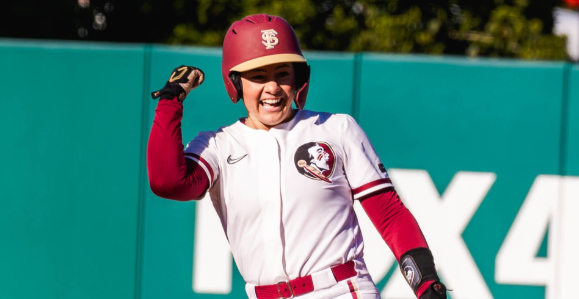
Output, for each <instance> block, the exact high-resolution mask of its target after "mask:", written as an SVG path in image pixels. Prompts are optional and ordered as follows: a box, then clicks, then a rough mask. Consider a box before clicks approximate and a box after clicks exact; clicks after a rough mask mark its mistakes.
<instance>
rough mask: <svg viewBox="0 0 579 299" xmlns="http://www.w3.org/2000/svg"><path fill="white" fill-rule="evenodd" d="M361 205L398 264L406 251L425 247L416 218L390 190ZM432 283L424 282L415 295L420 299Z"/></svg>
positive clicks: (369, 198)
mask: <svg viewBox="0 0 579 299" xmlns="http://www.w3.org/2000/svg"><path fill="white" fill-rule="evenodd" d="M361 204H362V207H363V208H364V211H366V214H368V217H369V218H370V220H371V221H372V223H373V224H374V226H375V227H376V229H377V230H378V232H379V233H380V235H381V236H382V239H384V241H386V244H388V247H390V250H392V253H394V256H395V257H396V260H397V261H398V262H400V258H401V257H402V255H403V254H404V253H406V252H408V250H410V249H414V248H419V247H424V248H428V244H427V243H426V239H425V238H424V235H423V234H422V231H421V230H420V227H419V226H418V223H417V222H416V219H415V218H414V216H412V214H411V213H410V211H409V210H408V209H407V208H406V206H404V204H403V203H402V201H401V200H400V197H399V196H398V193H396V190H394V188H389V189H387V190H386V191H384V192H381V193H378V194H376V195H372V196H370V197H368V198H366V199H364V200H362V201H361ZM433 282H434V281H426V282H424V283H423V284H422V285H421V286H420V288H419V289H418V291H417V292H416V296H417V297H419V298H420V296H421V295H422V293H423V292H424V291H425V290H426V289H427V288H428V287H429V286H430V285H431V284H432V283H433Z"/></svg>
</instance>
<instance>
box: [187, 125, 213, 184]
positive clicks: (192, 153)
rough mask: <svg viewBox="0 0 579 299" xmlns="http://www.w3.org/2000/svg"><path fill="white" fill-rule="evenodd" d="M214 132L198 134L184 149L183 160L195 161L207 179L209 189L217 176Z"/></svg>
mask: <svg viewBox="0 0 579 299" xmlns="http://www.w3.org/2000/svg"><path fill="white" fill-rule="evenodd" d="M215 137H216V133H215V132H200V133H199V135H197V137H195V138H194V139H193V140H191V142H189V143H188V144H187V146H186V147H185V151H184V152H185V158H187V159H190V160H192V161H195V162H196V163H197V164H199V166H201V168H203V170H204V171H205V173H206V174H207V178H209V189H211V187H212V186H213V183H214V182H215V180H216V179H217V177H218V175H219V160H218V155H217V146H216V141H215Z"/></svg>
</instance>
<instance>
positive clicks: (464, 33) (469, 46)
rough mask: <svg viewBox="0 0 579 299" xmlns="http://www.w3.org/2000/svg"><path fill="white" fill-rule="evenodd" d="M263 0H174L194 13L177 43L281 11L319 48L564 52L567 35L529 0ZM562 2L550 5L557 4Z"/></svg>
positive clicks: (546, 55) (218, 37)
mask: <svg viewBox="0 0 579 299" xmlns="http://www.w3.org/2000/svg"><path fill="white" fill-rule="evenodd" d="M419 3H420V2H415V3H414V4H413V3H408V1H400V0H382V1H378V0H358V1H353V0H342V1H314V0H293V1H283V0H277V1H264V0H239V1H228V0H196V1H188V2H187V4H186V5H185V4H184V0H177V1H175V2H174V5H175V7H176V9H183V10H186V13H187V14H188V15H189V16H191V17H190V18H189V20H190V21H188V22H183V23H180V24H177V25H176V26H175V27H174V29H173V32H172V35H171V36H170V37H169V38H168V40H167V41H168V42H170V43H175V44H197V45H210V46H220V45H221V43H222V41H223V37H224V34H225V32H226V30H227V28H228V27H229V26H230V25H231V24H232V23H233V22H234V21H236V20H239V19H241V18H243V17H244V16H246V15H250V14H256V13H268V14H273V15H279V16H281V17H283V18H285V19H286V20H288V22H289V23H290V24H292V26H293V27H294V29H295V31H296V34H297V35H298V38H299V40H300V41H301V44H302V47H303V48H305V49H316V50H336V51H379V52H399V53H427V54H462V55H468V56H495V57H516V58H523V59H557V60H561V59H565V58H566V56H567V53H566V49H565V45H566V40H565V38H564V37H559V36H555V35H552V34H551V33H550V29H549V30H546V29H545V26H544V24H545V23H547V24H549V25H551V24H552V16H551V15H550V13H549V14H543V15H541V17H542V19H540V18H529V17H527V16H526V14H527V13H531V14H533V13H534V12H536V11H541V10H542V11H544V10H545V7H544V4H543V6H540V7H534V6H532V5H530V3H529V1H528V0H512V1H510V2H509V3H506V2H505V1H502V0H494V1H493V0H490V1H489V0H486V1H477V2H476V3H473V2H472V1H458V0H446V1H441V0H439V1H430V2H429V3H428V4H419ZM554 5H555V4H553V5H551V6H550V9H551V10H552V8H553V7H554Z"/></svg>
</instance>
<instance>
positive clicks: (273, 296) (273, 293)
mask: <svg viewBox="0 0 579 299" xmlns="http://www.w3.org/2000/svg"><path fill="white" fill-rule="evenodd" d="M331 270H332V273H333V274H334V278H336V281H342V280H345V279H348V278H350V277H354V276H356V275H357V273H356V269H355V267H354V261H349V262H347V263H345V264H341V265H337V266H334V267H332V268H331ZM313 290H314V281H313V280H312V276H311V275H308V276H304V277H298V278H296V279H293V280H290V281H282V282H278V283H276V284H270V285H266V286H256V287H255V295H256V296H257V298H258V299H278V298H282V299H287V298H293V297H294V296H299V295H303V294H307V293H309V292H312V291H313Z"/></svg>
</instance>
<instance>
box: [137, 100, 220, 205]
mask: <svg viewBox="0 0 579 299" xmlns="http://www.w3.org/2000/svg"><path fill="white" fill-rule="evenodd" d="M182 118H183V104H182V103H181V102H179V101H177V98H174V99H173V100H168V99H163V100H159V103H158V104H157V109H156V110H155V119H154V121H153V127H152V128H151V134H150V135H149V143H148V145H147V169H148V173H149V184H150V185H151V190H152V191H153V193H155V194H156V195H157V196H160V197H164V198H168V199H174V200H191V199H199V198H200V197H201V196H202V195H203V194H205V191H206V190H207V188H209V179H208V178H207V174H206V173H205V171H203V168H201V167H200V166H199V165H198V164H197V163H196V162H194V161H192V160H189V159H186V158H185V155H184V153H183V140H182V137H181V119H182Z"/></svg>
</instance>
